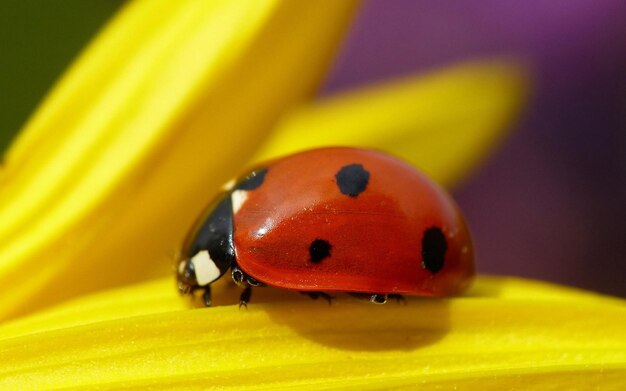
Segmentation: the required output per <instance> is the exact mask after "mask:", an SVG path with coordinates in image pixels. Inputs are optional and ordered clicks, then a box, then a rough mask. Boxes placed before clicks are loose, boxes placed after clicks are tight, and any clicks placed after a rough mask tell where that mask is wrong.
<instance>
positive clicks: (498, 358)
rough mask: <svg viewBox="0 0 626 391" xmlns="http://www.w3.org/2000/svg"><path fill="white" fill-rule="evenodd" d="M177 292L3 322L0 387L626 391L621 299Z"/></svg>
mask: <svg viewBox="0 0 626 391" xmlns="http://www.w3.org/2000/svg"><path fill="white" fill-rule="evenodd" d="M174 291H175V290H174V286H173V281H172V280H161V281H155V282H152V283H148V284H144V285H138V286H134V287H128V288H124V289H120V290H117V291H111V292H107V293H101V294H98V295H95V296H92V297H85V298H81V299H79V300H75V301H73V302H68V303H66V304H63V305H60V306H58V307H57V308H53V309H49V310H47V311H45V312H43V313H39V314H35V315H33V316H30V317H28V318H24V319H21V320H18V321H15V322H13V323H9V324H6V325H5V326H3V327H0V362H2V363H3V365H2V366H1V367H0V388H3V389H12V388H16V387H19V388H20V389H40V388H55V387H94V386H98V387H100V388H119V387H122V386H125V387H131V388H132V387H134V388H145V387H149V386H153V387H161V388H166V387H167V388H178V389H189V388H190V387H195V388H206V387H223V388H227V389H260V388H271V389H280V388H282V387H285V388H286V387H300V388H303V389H311V388H315V389H319V388H323V389H355V390H357V389H358V390H360V389H367V390H371V389H390V388H394V389H395V388H398V389H433V388H434V387H442V388H444V389H448V388H453V387H459V388H462V389H476V390H484V389H517V388H520V389H533V387H534V388H535V389H591V388H599V389H616V390H617V389H622V388H623V387H624V386H626V334H624V332H623V331H624V326H625V324H626V305H625V303H624V301H622V300H619V299H611V298H606V297H603V296H599V295H594V294H591V293H586V292H581V291H576V290H570V289H565V288H560V287H556V286H552V285H549V284H544V283H535V282H532V281H524V280H516V279H499V278H494V277H491V278H485V277H480V278H478V280H477V282H476V284H475V286H474V287H473V288H472V290H471V292H470V295H469V296H467V297H462V298H455V299H417V298H410V299H408V303H407V304H406V305H403V304H396V303H389V304H387V305H384V306H373V305H371V304H369V303H365V302H360V301H357V300H356V299H351V298H349V297H347V296H340V297H338V298H337V300H336V301H335V302H334V303H333V304H332V305H331V306H330V307H329V306H328V305H327V304H326V303H325V302H315V301H311V300H309V299H306V298H303V297H301V296H300V295H298V294H296V293H292V292H286V291H279V290H271V289H269V288H263V289H258V290H257V291H256V292H255V296H254V302H253V303H252V304H250V307H249V308H248V309H247V310H246V309H241V310H240V309H239V308H238V306H237V305H224V306H218V307H214V308H208V309H194V310H182V308H184V307H185V302H184V301H182V300H181V299H180V298H178V297H176V295H175V294H174ZM238 292H239V290H238V289H235V288H233V287H230V286H228V285H222V286H220V287H218V289H217V290H216V300H217V301H221V302H223V303H228V302H231V303H232V302H233V301H235V300H236V295H237V294H238ZM42 352H45V354H42ZM122 368H123V370H122Z"/></svg>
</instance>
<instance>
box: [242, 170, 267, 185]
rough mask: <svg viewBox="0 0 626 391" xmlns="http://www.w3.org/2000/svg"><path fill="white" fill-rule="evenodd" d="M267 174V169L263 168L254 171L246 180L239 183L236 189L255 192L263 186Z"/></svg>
mask: <svg viewBox="0 0 626 391" xmlns="http://www.w3.org/2000/svg"><path fill="white" fill-rule="evenodd" d="M265 174H267V168H261V169H259V170H255V171H252V172H251V173H250V174H248V175H246V177H245V178H244V179H242V180H241V181H240V182H239V183H237V186H235V189H236V190H254V189H256V188H257V187H259V186H261V185H262V184H263V181H264V180H265Z"/></svg>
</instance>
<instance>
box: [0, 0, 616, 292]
mask: <svg viewBox="0 0 626 391" xmlns="http://www.w3.org/2000/svg"><path fill="white" fill-rule="evenodd" d="M121 4H123V2H122V1H120V0H92V1H90V2H84V1H82V0H64V1H63V2H41V1H34V0H27V1H19V0H3V1H2V2H0V150H4V148H6V146H7V145H8V143H9V142H10V140H11V139H12V138H13V137H14V135H15V134H16V133H17V131H18V130H19V129H20V127H21V126H22V125H23V123H24V121H25V120H26V119H27V118H28V116H29V114H30V113H31V112H32V111H33V110H34V108H35V107H36V105H37V104H38V102H39V101H40V100H41V99H42V97H43V96H44V94H45V93H46V91H47V90H48V89H49V88H50V87H51V86H52V84H53V83H54V81H55V79H56V78H57V77H58V76H59V75H60V74H61V72H62V71H63V69H64V68H65V67H67V65H69V63H70V62H71V60H72V59H73V58H74V56H75V55H76V54H77V53H78V52H79V51H80V49H81V48H82V47H83V46H84V45H85V44H86V43H87V42H88V40H89V39H90V37H91V36H93V34H95V33H96V32H97V31H98V29H99V28H100V27H101V26H102V25H103V24H104V22H105V21H106V20H107V19H108V18H109V17H110V16H111V15H112V14H113V13H114V12H115V11H116V9H118V8H119V7H120V6H121ZM494 56H513V57H517V58H521V59H523V60H524V61H525V62H526V63H527V64H528V65H529V66H530V67H531V68H532V71H533V73H534V80H533V87H532V89H533V95H532V96H531V99H530V102H529V105H528V107H527V108H526V109H525V111H524V113H523V115H522V118H521V119H520V121H519V122H518V123H517V124H516V125H515V129H514V132H513V133H512V134H511V136H510V137H509V138H508V139H507V140H506V141H505V142H504V144H503V145H502V146H501V148H500V149H498V150H497V151H496V152H495V153H494V154H493V156H491V157H490V159H489V160H488V161H487V162H486V164H485V165H484V166H482V167H481V168H480V169H479V170H477V171H476V172H475V173H474V175H473V176H472V177H471V178H468V179H467V180H466V181H465V182H463V183H461V184H459V186H458V187H457V188H456V189H454V195H455V197H456V198H457V200H458V202H459V203H460V205H461V208H462V209H463V210H464V212H465V214H466V217H467V220H468V221H469V224H470V226H471V228H472V230H473V234H474V240H475V244H476V249H477V253H478V268H479V270H480V272H482V273H491V274H506V275H514V276H521V277H531V278H537V279H543V280H548V281H554V282H558V283H564V284H568V285H574V286H578V287H582V288H587V289H593V290H596V291H599V292H604V293H610V294H614V295H619V296H623V297H626V2H624V1H621V0H597V1H593V2H592V1H587V0H558V1H555V0H534V1H533V2H521V1H519V2H503V1H498V0H477V1H472V2H457V1H451V0H450V1H442V0H420V1H413V0H394V1H382V0H376V1H365V2H364V3H363V7H362V8H361V10H360V12H359V14H358V16H357V18H356V21H355V24H354V26H353V28H352V30H351V31H350V33H349V35H348V37H347V39H346V42H345V43H344V45H343V47H342V49H341V52H340V53H339V56H338V57H337V59H336V62H335V64H334V66H333V68H332V70H331V72H330V74H329V76H328V79H327V81H326V83H325V85H324V87H323V89H322V91H321V94H322V95H323V94H332V93H334V92H337V91H341V90H343V89H347V88H352V87H356V86H359V85H361V84H367V83H371V82H375V81H382V80H385V79H389V78H393V77H397V76H402V75H407V74H416V73H420V72H425V71H429V70H432V69H436V68H438V67H442V66H446V65H451V64H454V63H455V62H458V61H462V60H467V59H479V58H485V57H494ZM51 137H54V135H51Z"/></svg>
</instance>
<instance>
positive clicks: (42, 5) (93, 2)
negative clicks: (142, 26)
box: [0, 0, 123, 151]
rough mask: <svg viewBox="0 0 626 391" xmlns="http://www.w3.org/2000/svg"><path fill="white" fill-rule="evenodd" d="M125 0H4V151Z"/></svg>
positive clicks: (0, 54) (0, 12) (0, 63)
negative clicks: (91, 39) (79, 54)
mask: <svg viewBox="0 0 626 391" xmlns="http://www.w3.org/2000/svg"><path fill="white" fill-rule="evenodd" d="M122 4H123V1H121V0H90V1H86V0H63V1H46V0H0V151H4V150H5V148H6V146H7V145H8V144H9V143H10V141H11V140H12V139H13V137H14V136H15V135H16V134H17V132H18V131H19V130H20V128H21V127H22V126H23V124H24V122H25V121H26V120H27V119H28V117H29V116H30V114H31V113H32V112H33V111H34V109H35V108H36V107H37V105H38V104H39V102H41V100H42V99H43V97H44V96H45V94H46V92H47V91H48V90H49V89H50V88H51V87H52V86H53V84H54V82H55V80H56V79H57V78H58V77H59V76H60V75H61V73H62V72H63V70H64V69H65V68H66V67H67V66H68V65H69V64H70V63H71V62H72V60H73V59H74V58H75V57H76V55H77V54H78V53H79V52H80V50H81V49H82V48H83V47H84V46H85V44H87V43H88V42H89V39H90V38H91V37H92V36H93V35H94V34H95V33H96V32H97V31H98V30H99V29H100V28H101V27H102V26H103V25H104V23H105V22H106V21H107V19H109V18H110V17H111V15H113V14H114V13H115V11H116V10H117V9H118V8H120V6H121V5H122Z"/></svg>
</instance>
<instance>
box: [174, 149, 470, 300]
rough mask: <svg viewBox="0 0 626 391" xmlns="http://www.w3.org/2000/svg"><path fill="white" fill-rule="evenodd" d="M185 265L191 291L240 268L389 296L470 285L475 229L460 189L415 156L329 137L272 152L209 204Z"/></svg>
mask: <svg viewBox="0 0 626 391" xmlns="http://www.w3.org/2000/svg"><path fill="white" fill-rule="evenodd" d="M183 255H184V256H185V259H184V260H182V261H181V262H180V263H179V265H178V286H179V289H180V291H181V292H182V293H185V294H186V293H191V292H193V291H195V290H199V289H200V290H203V291H204V295H203V297H204V301H205V304H206V305H207V306H210V305H211V290H210V284H211V283H213V282H214V281H216V280H217V279H219V278H220V277H222V276H223V275H224V274H225V273H226V272H227V271H229V270H230V271H231V276H232V278H233V280H234V281H235V282H236V283H237V284H239V285H241V286H244V287H245V289H244V291H243V293H242V294H241V304H242V305H245V304H246V303H247V302H248V301H249V299H250V293H251V287H254V286H263V285H271V286H275V287H280V288H286V289H292V290H297V291H301V292H305V293H308V294H309V295H310V296H311V297H313V298H316V297H319V296H322V297H325V298H327V299H330V297H329V296H328V294H326V293H324V292H333V291H342V292H349V293H353V294H357V295H361V296H366V297H368V298H369V299H370V300H371V301H372V302H374V303H384V302H385V301H386V300H387V298H388V297H389V296H396V297H401V296H400V295H417V296H444V295H452V294H457V293H460V292H462V291H463V290H464V289H465V288H467V286H468V285H469V283H470V281H471V279H472V277H473V275H474V254H473V249H472V242H471V239H470V234H469V232H468V229H467V227H466V225H465V222H464V221H463V217H462V216H461V213H460V211H459V208H458V207H457V206H456V204H455V203H454V201H453V200H452V199H451V197H450V196H449V195H448V194H447V193H446V192H445V191H444V190H443V189H442V188H440V187H439V186H438V185H436V184H435V183H433V182H432V181H430V180H429V179H428V178H426V176H424V175H423V174H422V173H420V172H419V171H417V170H416V169H415V168H413V167H412V166H410V165H409V164H407V163H405V162H403V161H400V160H398V159H397V158H394V157H392V156H389V155H387V154H384V153H381V152H377V151H372V150H367V149H357V148H341V147H337V148H321V149H315V150H310V151H306V152H301V153H297V154H295V155H291V156H287V157H283V158H280V159H277V160H274V161H271V162H269V163H267V164H265V165H262V166H260V167H259V168H257V169H255V170H254V171H252V172H251V173H250V174H248V175H247V176H245V177H244V178H243V179H241V180H239V181H238V182H236V184H235V185H234V186H232V187H231V188H230V189H228V190H227V191H226V192H225V193H224V194H222V195H221V196H220V197H218V198H217V200H215V201H214V202H213V203H212V205H211V206H210V207H209V208H208V210H207V213H206V214H205V217H204V218H203V219H202V220H201V223H200V224H198V225H197V227H196V228H195V229H194V230H193V231H192V233H191V235H190V236H189V238H188V240H187V244H186V246H185V249H184V252H183Z"/></svg>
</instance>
